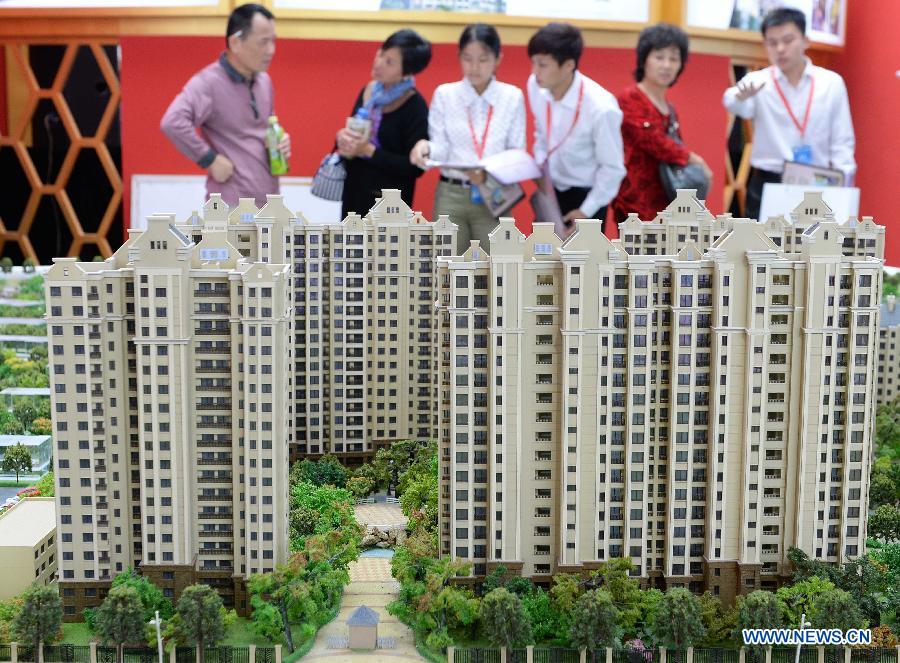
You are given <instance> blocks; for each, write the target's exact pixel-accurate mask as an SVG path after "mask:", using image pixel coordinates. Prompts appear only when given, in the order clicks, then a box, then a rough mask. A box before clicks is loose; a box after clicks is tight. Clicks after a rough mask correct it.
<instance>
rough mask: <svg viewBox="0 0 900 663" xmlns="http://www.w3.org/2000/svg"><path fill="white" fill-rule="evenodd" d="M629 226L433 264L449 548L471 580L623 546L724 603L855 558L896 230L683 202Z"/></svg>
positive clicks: (506, 240) (502, 237) (686, 195)
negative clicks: (792, 560) (795, 559)
mask: <svg viewBox="0 0 900 663" xmlns="http://www.w3.org/2000/svg"><path fill="white" fill-rule="evenodd" d="M795 226H796V227H795ZM773 228H776V229H777V232H775V233H774V236H770V234H769V233H770V232H772V229H773ZM620 236H621V237H623V240H622V241H619V240H616V241H610V240H608V239H607V238H606V237H605V236H603V235H602V234H601V232H600V227H599V223H598V222H597V221H580V222H577V230H576V232H575V233H573V235H572V236H570V237H569V238H568V239H567V240H566V241H564V242H563V241H561V240H560V239H559V238H558V237H557V236H556V235H555V234H554V232H553V226H552V225H549V224H536V225H535V226H534V232H533V234H531V236H529V237H525V236H524V235H523V234H522V233H521V232H520V231H519V230H518V229H517V228H516V226H515V223H514V221H513V220H512V219H501V221H500V224H499V226H498V228H497V229H495V230H494V231H493V233H492V234H491V242H490V246H489V247H480V246H478V245H477V244H473V245H472V246H471V247H469V248H468V249H467V250H466V251H465V253H464V255H461V256H453V257H450V258H441V259H439V260H438V267H437V282H438V287H439V299H438V307H439V314H440V321H439V329H438V331H439V339H440V346H441V347H440V381H441V390H440V393H441V402H440V430H439V445H440V473H441V474H440V511H439V518H440V552H441V554H442V555H447V556H451V557H453V558H455V559H458V560H465V561H470V562H472V576H471V580H472V581H477V580H478V578H479V577H481V576H483V575H484V574H485V573H488V572H490V570H491V569H492V568H494V567H496V566H497V565H500V564H502V565H504V566H506V567H507V568H508V569H511V570H513V571H515V572H517V573H520V574H522V575H524V576H527V577H530V578H532V579H534V580H535V581H538V582H549V580H550V577H551V575H552V574H554V573H557V572H577V571H582V570H587V569H591V568H595V567H596V566H597V565H598V564H600V563H602V562H604V561H606V560H609V559H612V558H617V557H629V558H631V560H632V561H633V562H634V565H635V567H636V575H637V576H639V577H640V578H641V580H642V582H643V583H644V584H646V585H652V586H663V587H666V586H687V587H689V588H691V589H693V590H698V591H699V590H709V591H711V592H713V593H715V594H718V595H720V596H721V597H722V599H723V600H724V601H727V602H731V601H732V600H733V599H734V597H735V595H737V594H740V593H744V592H748V591H752V590H753V589H758V588H773V587H775V586H777V585H778V584H779V583H780V582H781V581H782V580H783V579H784V578H785V577H786V575H787V573H788V569H787V557H786V553H787V551H788V549H789V548H790V547H791V546H797V547H799V548H802V549H803V550H805V551H806V552H808V553H809V554H810V555H813V556H814V557H816V558H818V559H822V560H827V561H831V562H840V561H842V560H845V559H847V558H849V557H856V556H858V555H859V554H862V552H863V551H864V546H865V533H866V504H867V486H868V483H867V481H868V479H867V478H868V475H869V467H870V455H871V442H872V432H873V420H874V408H875V382H876V381H875V377H876V372H877V361H878V355H877V342H878V334H879V322H878V320H879V313H880V312H879V293H880V287H881V273H882V271H881V270H882V258H883V255H882V251H883V245H884V244H883V228H881V227H879V226H876V225H875V224H874V223H873V222H872V221H871V219H866V220H864V221H863V222H862V223H857V222H855V221H850V222H848V223H843V224H840V223H837V222H836V221H835V220H834V218H833V215H831V213H830V210H828V209H827V207H826V206H825V205H824V203H823V202H822V201H821V198H820V197H818V196H815V195H812V196H807V198H806V199H805V200H804V202H803V203H802V204H801V205H800V207H799V209H798V210H795V211H794V214H792V215H791V219H790V220H786V219H781V218H776V219H775V220H774V221H773V220H770V221H769V222H767V223H757V222H755V221H750V220H747V219H734V218H731V217H730V216H720V217H713V216H712V215H711V214H710V213H709V212H708V211H707V210H706V208H705V207H704V206H703V204H702V203H701V201H699V200H697V199H696V197H695V196H694V192H692V191H681V192H679V195H678V196H677V199H676V200H675V201H674V202H673V203H672V204H671V205H670V206H669V207H668V208H667V209H666V210H665V211H663V212H662V213H661V214H660V215H659V216H658V217H657V218H656V219H654V220H653V221H652V222H649V223H642V222H640V221H638V220H637V219H636V218H631V219H629V220H627V221H625V222H624V223H623V224H621V226H620ZM848 238H852V239H853V242H852V243H851V242H848V241H847V240H848ZM779 240H780V241H779ZM872 252H874V254H875V255H872Z"/></svg>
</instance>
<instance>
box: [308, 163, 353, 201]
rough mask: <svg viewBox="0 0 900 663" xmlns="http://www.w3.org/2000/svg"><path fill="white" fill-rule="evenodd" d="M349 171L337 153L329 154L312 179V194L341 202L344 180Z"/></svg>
mask: <svg viewBox="0 0 900 663" xmlns="http://www.w3.org/2000/svg"><path fill="white" fill-rule="evenodd" d="M345 179H347V169H346V168H344V162H343V161H342V160H341V157H340V155H339V154H338V153H337V152H329V153H328V154H326V155H325V158H324V159H322V163H320V164H319V168H318V170H316V174H315V175H313V178H312V188H311V189H310V193H312V195H314V196H316V197H317V198H324V199H325V200H336V201H339V200H341V199H342V197H343V195H344V180H345Z"/></svg>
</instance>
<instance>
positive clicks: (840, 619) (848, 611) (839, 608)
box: [808, 589, 863, 631]
mask: <svg viewBox="0 0 900 663" xmlns="http://www.w3.org/2000/svg"><path fill="white" fill-rule="evenodd" d="M808 617H809V618H810V622H812V624H813V625H814V626H815V627H816V628H837V629H840V630H841V631H847V630H849V629H851V628H860V627H861V626H862V624H863V619H862V616H861V615H860V613H859V607H858V606H857V605H856V602H855V601H854V600H853V597H852V596H850V594H848V593H847V592H845V591H844V590H842V589H830V590H828V591H827V592H823V593H822V595H821V596H819V597H818V599H817V600H816V603H815V606H814V607H813V611H812V615H808Z"/></svg>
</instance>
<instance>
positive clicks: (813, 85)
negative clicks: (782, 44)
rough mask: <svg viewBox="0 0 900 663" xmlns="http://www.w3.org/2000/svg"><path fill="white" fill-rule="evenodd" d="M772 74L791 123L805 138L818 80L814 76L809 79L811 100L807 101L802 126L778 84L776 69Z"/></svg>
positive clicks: (773, 81) (773, 69)
mask: <svg viewBox="0 0 900 663" xmlns="http://www.w3.org/2000/svg"><path fill="white" fill-rule="evenodd" d="M771 73H772V83H774V84H775V90H776V91H777V92H778V96H779V97H781V103H783V104H784V107H785V108H786V109H787V112H788V115H790V116H791V121H792V122H793V123H794V126H795V127H797V131H799V132H800V137H801V138H803V134H804V133H805V132H806V125H807V124H809V111H810V109H811V108H812V101H813V90H815V89H816V79H815V78H813V77H812V76H810V77H809V99H807V100H806V113H805V114H804V115H803V124H800V123H799V122H798V121H797V117H796V116H795V115H794V111H792V110H791V105H790V104H789V103H788V100H787V97H785V96H784V91H783V90H782V89H781V85H779V84H778V79H777V78H776V77H775V68H774V67H773V68H772V70H771Z"/></svg>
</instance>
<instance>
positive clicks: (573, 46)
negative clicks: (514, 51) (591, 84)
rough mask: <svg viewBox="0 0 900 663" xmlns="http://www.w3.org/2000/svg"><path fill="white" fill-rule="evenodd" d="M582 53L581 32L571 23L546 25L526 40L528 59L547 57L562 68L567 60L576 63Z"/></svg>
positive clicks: (576, 66) (576, 65)
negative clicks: (538, 56)
mask: <svg viewBox="0 0 900 663" xmlns="http://www.w3.org/2000/svg"><path fill="white" fill-rule="evenodd" d="M582 51H584V39H582V38H581V30H579V29H578V28H576V27H575V26H574V25H572V24H571V23H548V24H547V25H545V26H544V27H542V28H541V29H540V30H538V31H537V32H535V33H534V34H533V35H532V36H531V39H529V40H528V57H529V58H531V57H534V56H535V55H549V56H550V57H552V58H553V59H554V60H556V63H557V64H558V65H560V66H562V65H563V64H564V63H565V62H566V61H568V60H574V61H575V68H576V69H578V61H579V60H580V59H581V53H582Z"/></svg>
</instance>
